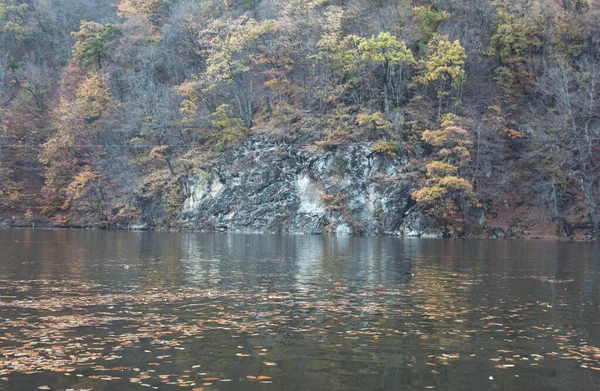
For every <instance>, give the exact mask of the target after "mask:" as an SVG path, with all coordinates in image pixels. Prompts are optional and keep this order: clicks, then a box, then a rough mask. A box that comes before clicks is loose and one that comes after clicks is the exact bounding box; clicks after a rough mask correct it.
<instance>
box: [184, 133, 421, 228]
mask: <svg viewBox="0 0 600 391" xmlns="http://www.w3.org/2000/svg"><path fill="white" fill-rule="evenodd" d="M411 170H412V169H411V166H410V165H409V163H408V157H407V156H406V155H402V154H400V155H398V156H397V157H395V158H392V157H390V156H387V155H385V154H380V153H375V152H373V149H372V146H371V144H369V143H356V144H351V145H348V146H346V147H343V148H338V149H335V150H332V151H327V152H324V153H321V154H314V153H313V154H311V153H309V152H306V151H305V150H303V149H301V148H299V147H298V146H296V145H292V144H285V143H283V144H282V143H277V142H274V141H270V140H269V139H267V138H254V139H251V140H249V141H247V142H246V143H244V144H243V145H242V146H240V147H238V148H235V149H232V150H230V151H227V152H225V153H224V154H223V155H222V156H221V157H220V158H219V159H218V161H217V162H216V163H214V164H213V165H211V166H210V167H206V168H205V174H201V175H194V176H190V177H188V178H186V179H185V180H184V186H183V198H184V203H183V210H182V213H181V216H182V220H183V222H184V224H185V226H186V227H187V228H191V229H217V230H229V231H241V232H289V233H326V232H330V233H337V234H357V233H366V234H398V233H400V229H401V227H402V230H403V231H407V230H408V231H410V232H413V231H414V232H422V231H423V230H424V229H425V228H427V227H426V225H427V223H428V222H429V220H427V219H425V218H423V217H422V216H421V217H418V216H416V215H417V214H418V215H420V213H419V212H417V211H416V209H415V208H411V207H412V204H411V196H410V194H411V190H412V181H411V180H410V179H408V175H406V174H407V173H409V172H410V171H411ZM409 210H413V211H414V213H413V214H414V215H415V216H412V217H411V216H409V215H408V214H407V211H409ZM413 221H414V222H415V224H417V225H418V227H414V228H413V227H411V226H410V224H411V222H413ZM407 224H409V226H408V227H407Z"/></svg>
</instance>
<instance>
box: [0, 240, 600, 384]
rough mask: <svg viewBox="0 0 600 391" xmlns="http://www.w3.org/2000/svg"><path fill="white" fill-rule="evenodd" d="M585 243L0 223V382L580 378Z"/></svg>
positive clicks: (592, 308) (597, 375)
mask: <svg viewBox="0 0 600 391" xmlns="http://www.w3.org/2000/svg"><path fill="white" fill-rule="evenodd" d="M599 263H600V243H572V242H549V241H548V242H546V241H491V240H488V241H486V240H436V239H431V240H426V239H404V238H371V237H368V238H363V237H328V236H276V235H272V236H270V235H233V234H200V233H158V232H110V231H94V230H10V229H5V230H0V390H7V391H13V390H36V389H51V390H138V389H139V390H144V389H159V390H175V389H177V390H179V389H188V390H195V391H199V390H201V389H203V390H206V391H208V390H215V391H217V390H265V391H270V390H290V391H292V390H294V391H296V390H307V391H308V390H426V389H437V390H473V391H481V390H534V389H535V390H598V389H600V311H599V308H598V306H599V305H600V292H599V289H598V287H599V273H600V270H599V269H598V268H599Z"/></svg>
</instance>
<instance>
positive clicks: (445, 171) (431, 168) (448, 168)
mask: <svg viewBox="0 0 600 391" xmlns="http://www.w3.org/2000/svg"><path fill="white" fill-rule="evenodd" d="M448 175H458V167H456V166H453V165H451V164H448V163H445V162H440V161H433V162H431V163H429V164H428V165H427V176H428V177H429V178H441V177H444V176H448Z"/></svg>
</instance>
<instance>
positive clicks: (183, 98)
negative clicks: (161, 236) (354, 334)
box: [0, 0, 600, 238]
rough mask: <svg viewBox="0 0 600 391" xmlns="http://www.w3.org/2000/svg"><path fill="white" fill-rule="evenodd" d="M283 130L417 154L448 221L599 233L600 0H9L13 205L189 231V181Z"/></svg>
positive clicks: (7, 204) (7, 100) (4, 45)
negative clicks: (147, 218)
mask: <svg viewBox="0 0 600 391" xmlns="http://www.w3.org/2000/svg"><path fill="white" fill-rule="evenodd" d="M115 1H116V3H115ZM282 133H283V134H286V135H287V137H288V139H289V140H291V141H289V140H288V142H290V143H297V144H298V145H300V146H301V147H302V148H311V149H310V150H311V151H313V153H317V154H318V153H320V151H325V150H332V149H336V148H343V147H344V146H347V145H350V144H352V143H370V145H372V148H373V151H374V152H375V153H379V154H383V155H388V156H390V157H393V156H396V155H398V154H406V155H407V156H408V157H409V162H410V165H411V166H412V167H414V171H413V173H412V177H411V178H412V180H413V183H414V188H413V191H412V193H411V197H412V202H414V204H415V205H416V206H417V207H418V208H419V209H420V210H421V211H423V212H424V213H427V214H428V215H431V216H434V217H435V218H436V219H437V221H438V225H443V226H445V227H448V232H454V233H456V234H460V233H461V232H462V233H465V232H466V231H467V230H466V229H465V228H464V227H465V224H466V225H469V224H471V223H470V222H469V221H467V220H468V219H469V218H468V217H466V216H467V213H466V211H467V210H478V211H480V212H481V213H480V214H481V215H482V216H484V218H485V219H486V221H487V223H486V224H488V225H489V224H491V225H494V224H495V225H496V226H505V227H509V226H512V225H515V226H517V225H518V226H521V227H522V226H527V227H531V230H534V231H538V232H542V233H546V234H548V235H559V236H572V235H574V234H575V233H579V234H580V235H583V236H585V237H588V238H593V237H594V236H598V235H599V234H600V222H599V220H600V211H599V210H598V208H599V207H600V2H599V1H598V0H422V1H417V0H369V1H364V0H118V1H117V0H0V221H2V220H3V219H4V221H5V222H7V221H8V222H10V218H11V217H12V216H16V218H17V220H18V221H20V222H22V223H24V224H31V223H33V222H37V223H38V224H39V225H47V226H57V227H68V226H75V225H77V226H82V225H85V226H97V227H109V228H111V227H119V226H127V225H128V224H131V222H133V221H138V220H139V219H140V216H143V215H144V214H145V213H150V212H147V211H145V210H144V205H145V202H146V201H145V200H148V199H152V200H153V201H152V202H154V203H159V204H160V205H161V207H162V209H163V210H164V211H165V212H164V217H163V218H162V221H161V224H160V225H161V226H162V227H165V228H169V227H170V228H177V227H178V221H179V220H180V216H179V215H180V212H181V207H182V202H183V201H182V200H183V198H184V197H185V194H184V193H185V185H184V182H185V178H187V177H189V176H190V175H202V173H203V172H204V170H205V168H206V167H208V166H209V165H210V164H211V162H212V161H214V160H215V159H218V157H219V156H221V155H222V154H223V153H225V152H227V151H230V150H232V148H236V146H238V145H240V143H243V142H244V141H246V140H249V139H251V138H253V137H256V136H257V135H260V136H261V137H270V135H272V137H275V136H277V137H282V135H281V134H282ZM292 136H293V137H292ZM471 215H472V213H471ZM75 216H79V217H78V218H76V217H75ZM81 216H84V218H83V219H82V218H81ZM459 226H460V227H462V228H456V227H459Z"/></svg>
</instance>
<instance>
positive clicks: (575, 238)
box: [0, 225, 599, 243]
mask: <svg viewBox="0 0 600 391" xmlns="http://www.w3.org/2000/svg"><path fill="white" fill-rule="evenodd" d="M0 229H4V230H11V229H14V230H72V231H79V230H81V231H84V230H90V231H110V232H138V233H139V232H159V233H202V234H221V235H225V234H233V235H274V236H324V237H325V236H326V237H370V238H398V239H427V240H448V239H449V240H509V241H510V240H517V241H544V242H579V243H581V242H589V243H593V242H597V241H598V239H599V238H598V237H589V236H588V237H578V236H570V237H565V236H555V235H531V236H522V237H512V236H506V237H497V236H494V235H476V234H473V235H468V236H443V235H437V234H431V233H425V234H422V235H402V234H365V233H363V234H355V233H335V232H324V233H315V232H312V233H311V232H268V231H243V230H219V229H215V230H208V229H182V228H169V229H164V228H135V227H128V228H103V227H94V226H67V227H64V226H47V225H39V226H35V227H32V226H30V225H13V226H10V225H0Z"/></svg>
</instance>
